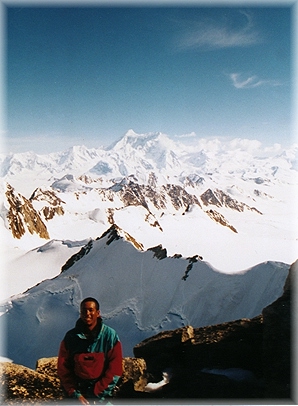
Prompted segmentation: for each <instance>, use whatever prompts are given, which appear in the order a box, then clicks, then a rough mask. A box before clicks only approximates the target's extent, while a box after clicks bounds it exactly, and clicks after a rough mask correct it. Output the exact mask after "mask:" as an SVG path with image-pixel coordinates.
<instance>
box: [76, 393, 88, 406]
mask: <svg viewBox="0 0 298 406" xmlns="http://www.w3.org/2000/svg"><path fill="white" fill-rule="evenodd" d="M78 400H79V401H80V403H81V404H82V405H89V402H88V400H87V399H86V398H84V396H83V395H80V396H79V397H78Z"/></svg>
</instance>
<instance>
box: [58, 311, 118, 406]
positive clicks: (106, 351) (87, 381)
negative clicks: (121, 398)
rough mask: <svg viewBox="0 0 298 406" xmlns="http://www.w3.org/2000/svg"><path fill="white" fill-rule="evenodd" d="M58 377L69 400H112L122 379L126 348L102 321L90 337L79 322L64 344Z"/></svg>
mask: <svg viewBox="0 0 298 406" xmlns="http://www.w3.org/2000/svg"><path fill="white" fill-rule="evenodd" d="M58 375H59V378H60V380H61V384H62V386H63V387H64V389H65V391H66V392H67V394H68V396H72V397H78V396H79V395H80V394H82V395H84V396H85V397H99V398H105V397H106V396H111V394H112V392H113V389H114V387H115V386H116V384H117V382H118V380H119V378H120V376H121V375H122V346H121V343H120V340H119V337H118V335H117V333H116V331H115V330H113V329H112V328H111V327H108V326H106V325H105V324H104V323H102V320H101V318H99V319H98V323H97V326H96V327H95V328H94V330H93V331H92V332H91V334H90V332H89V331H88V330H86V327H85V325H84V323H83V322H82V320H81V319H79V320H78V321H77V323H76V326H75V328H73V329H72V330H70V331H68V332H67V333H66V335H65V337H64V339H63V341H62V342H61V344H60V349H59V355H58Z"/></svg>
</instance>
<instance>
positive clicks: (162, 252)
mask: <svg viewBox="0 0 298 406" xmlns="http://www.w3.org/2000/svg"><path fill="white" fill-rule="evenodd" d="M148 251H153V252H154V256H155V257H156V258H158V259H164V258H166V257H167V249H166V248H163V247H162V245H161V244H159V245H157V246H156V247H151V248H148Z"/></svg>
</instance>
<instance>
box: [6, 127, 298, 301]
mask: <svg viewBox="0 0 298 406" xmlns="http://www.w3.org/2000/svg"><path fill="white" fill-rule="evenodd" d="M297 151H298V146H297V145H293V146H292V147H291V148H289V149H283V148H282V147H281V146H280V145H274V146H273V147H272V148H268V147H267V148H265V147H262V145H261V144H260V143H259V142H257V141H249V140H240V139H236V140H232V141H229V142H224V141H220V140H204V139H199V140H197V141H196V143H195V144H193V145H185V144H182V143H181V142H180V141H176V142H174V141H173V140H171V139H170V138H169V137H167V136H166V135H165V134H161V133H149V134H136V133H135V132H134V131H132V130H129V131H128V132H127V134H126V135H125V136H124V137H122V139H120V140H119V141H118V142H116V143H114V144H113V145H111V146H110V147H109V148H106V149H104V148H97V149H96V148H93V149H87V148H85V147H84V146H81V147H78V146H76V147H73V148H71V149H69V150H68V151H65V152H61V153H53V154H49V155H37V154H35V153H33V152H30V153H29V152H28V153H23V154H13V155H11V154H8V155H6V156H1V157H0V160H1V168H2V169H1V173H2V180H3V184H2V193H1V195H2V197H3V198H2V203H1V205H0V217H1V225H0V228H1V231H2V238H3V244H2V248H1V250H2V253H3V256H4V257H5V261H6V262H7V264H6V267H7V268H9V271H10V272H11V274H13V275H16V270H15V268H14V266H15V265H16V264H18V265H19V266H20V265H21V262H20V261H21V258H23V256H24V255H25V254H26V253H27V252H28V251H31V250H33V249H36V248H38V247H39V246H41V245H43V244H44V242H45V239H46V240H47V241H48V240H55V241H61V243H62V244H63V241H65V240H68V241H72V242H74V243H75V242H76V241H85V240H86V239H88V238H96V237H98V236H99V235H101V234H102V233H103V232H104V231H105V230H107V229H108V228H109V227H110V226H111V224H114V223H116V224H118V225H119V226H120V227H121V228H122V229H124V230H126V231H127V232H129V233H130V234H131V235H133V236H134V238H136V240H138V241H140V243H142V245H143V247H144V248H145V249H146V248H149V247H152V246H154V245H158V244H162V245H163V246H164V247H166V248H167V250H168V253H169V254H170V255H174V254H176V253H182V254H183V255H185V256H192V255H194V254H195V253H199V254H200V255H201V256H202V257H203V258H204V260H207V261H208V262H210V263H212V265H213V266H215V267H216V268H217V269H221V270H224V271H226V272H238V271H239V270H243V269H246V268H249V267H251V266H254V265H256V264H258V263H261V262H264V261H267V260H272V261H282V262H286V263H292V262H294V261H295V259H296V258H297V245H298V241H297V233H296V230H297V227H296V226H297V209H296V206H297V205H296V200H297V199H296V198H297V185H298V180H297V168H298V165H297ZM4 253H5V255H4ZM16 260H17V261H16ZM12 261H13V263H12ZM61 265H62V264H61ZM24 267H26V264H24ZM21 272H22V273H23V274H24V273H25V272H27V271H21ZM53 272H54V271H53V270H52V272H51V275H53ZM59 272H60V269H56V271H55V274H56V275H57V274H59ZM28 287H29V286H28ZM11 293H19V292H18V291H16V290H15V291H14V292H12V289H10V290H9V291H8V294H9V295H10V294H11ZM3 294H4V297H5V292H4V293H3ZM1 296H2V297H3V295H1ZM6 297H7V296H6Z"/></svg>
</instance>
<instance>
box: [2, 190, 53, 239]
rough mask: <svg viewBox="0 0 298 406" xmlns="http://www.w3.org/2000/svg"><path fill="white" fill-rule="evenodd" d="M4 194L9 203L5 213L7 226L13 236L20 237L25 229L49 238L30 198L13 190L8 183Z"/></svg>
mask: <svg viewBox="0 0 298 406" xmlns="http://www.w3.org/2000/svg"><path fill="white" fill-rule="evenodd" d="M5 195H6V198H7V202H8V205H9V209H8V213H7V219H8V223H9V228H10V230H11V232H12V235H13V236H14V237H15V238H21V237H22V236H23V235H24V234H25V232H26V231H29V233H30V234H34V233H36V234H38V235H39V237H40V238H45V239H49V238H50V236H49V233H48V231H47V227H46V225H45V224H44V222H43V221H42V219H41V217H40V215H39V214H38V212H37V211H36V210H35V209H34V207H33V205H32V203H31V202H30V200H28V199H26V198H25V197H24V196H22V195H21V194H19V193H17V192H15V190H14V188H13V187H12V186H11V185H9V184H7V190H6V193H5Z"/></svg>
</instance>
